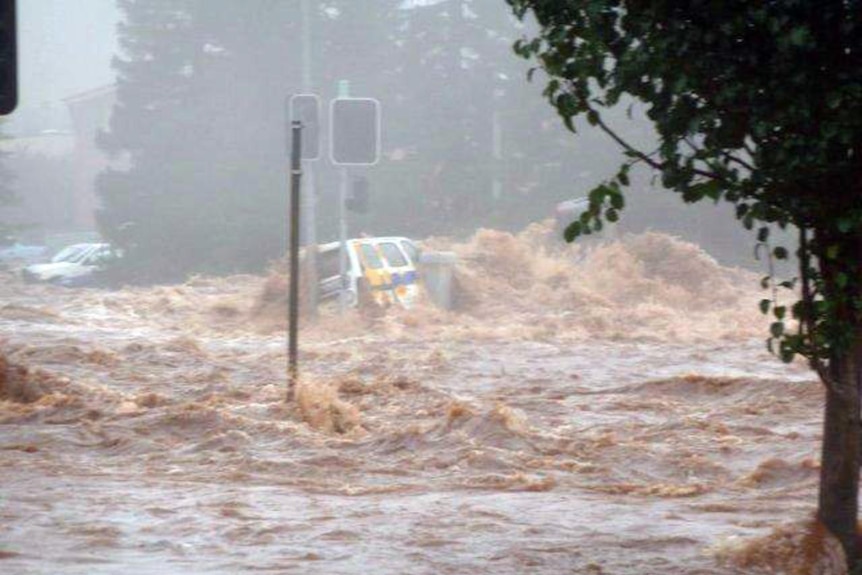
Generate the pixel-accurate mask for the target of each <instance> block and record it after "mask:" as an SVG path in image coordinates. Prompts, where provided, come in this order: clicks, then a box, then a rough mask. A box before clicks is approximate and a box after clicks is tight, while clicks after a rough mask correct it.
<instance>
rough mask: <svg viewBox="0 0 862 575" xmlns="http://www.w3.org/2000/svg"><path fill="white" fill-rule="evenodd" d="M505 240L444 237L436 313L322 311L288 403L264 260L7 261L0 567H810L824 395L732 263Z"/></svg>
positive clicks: (1, 317)
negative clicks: (171, 265)
mask: <svg viewBox="0 0 862 575" xmlns="http://www.w3.org/2000/svg"><path fill="white" fill-rule="evenodd" d="M530 241H534V240H532V239H531V238H528V237H527V238H525V237H524V236H523V235H522V236H509V235H507V234H502V233H499V232H488V231H486V232H483V233H480V234H478V235H477V237H475V238H473V239H472V240H471V241H470V242H469V243H466V244H459V245H447V246H446V247H447V248H449V249H454V250H455V251H458V252H459V255H460V256H461V258H462V261H463V262H466V264H465V266H464V268H463V269H461V270H459V285H460V288H459V289H461V290H463V291H464V294H463V297H462V298H461V305H462V309H461V310H460V311H457V312H442V311H440V310H434V309H432V308H430V307H428V306H419V307H418V308H417V309H414V310H409V311H403V310H389V312H387V313H382V314H374V315H373V316H369V315H367V314H356V313H353V314H351V315H350V316H349V317H347V318H339V317H338V316H337V314H336V313H335V311H334V310H330V309H326V310H324V311H323V314H322V316H321V318H320V319H319V320H318V321H316V322H314V323H310V322H308V323H307V324H306V325H304V326H303V331H302V335H303V339H302V346H301V347H302V353H301V368H302V374H303V377H302V382H301V385H300V387H299V389H298V390H297V398H296V401H295V402H293V403H290V404H288V403H285V401H284V395H285V351H284V349H285V343H284V335H283V331H282V329H283V306H282V305H281V303H282V302H280V301H277V298H276V299H275V300H273V298H271V297H269V296H266V295H265V294H267V293H268V292H267V290H268V289H271V283H272V281H273V280H272V277H270V278H269V279H266V278H258V277H251V276H247V277H246V276H243V277H234V278H228V279H206V278H196V279H193V280H190V281H189V282H188V283H186V284H184V285H182V286H173V287H155V288H128V289H124V290H120V291H100V290H63V289H60V288H53V287H49V286H25V285H23V284H20V283H19V282H18V281H17V280H16V279H15V278H14V277H13V276H12V275H11V274H10V275H8V276H7V277H6V279H5V281H4V284H3V287H2V290H0V291H2V293H0V334H2V351H3V357H4V359H3V360H2V362H0V374H2V375H0V572H2V573H10V574H16V573H22V574H25V573H46V574H48V573H81V574H113V573H119V572H123V573H141V574H148V573H153V574H156V573H158V574H163V573H238V572H274V573H345V574H348V573H349V574H359V573H367V572H372V573H411V574H412V573H416V574H425V573H428V574H432V573H433V574H438V573H458V574H461V573H465V574H468V573H537V574H558V573H591V574H603V573H606V574H653V573H655V574H666V573H680V574H689V573H690V574H694V573H697V574H706V573H742V572H758V569H760V570H764V572H769V570H770V569H772V570H776V571H781V570H782V569H784V570H785V571H786V572H788V573H797V572H798V573H803V572H806V573H807V572H809V571H804V570H800V571H795V569H803V568H805V566H804V565H803V563H805V562H806V561H807V562H811V561H820V560H821V559H818V557H819V556H815V555H816V554H814V555H812V554H811V553H809V552H808V551H805V550H802V551H800V550H799V549H800V543H799V541H801V540H806V539H805V538H806V537H807V538H809V539H810V538H811V537H813V536H814V535H812V534H811V532H810V530H811V529H814V527H812V526H811V525H810V524H809V523H808V521H809V519H810V518H811V516H812V513H813V507H814V503H815V498H816V483H817V474H818V465H819V462H818V460H819V457H818V452H817V449H818V442H819V434H820V425H821V424H820V421H821V420H820V418H821V413H820V411H821V403H822V394H821V390H820V387H819V384H818V383H817V382H816V381H815V380H814V379H813V378H812V376H811V375H810V373H809V372H808V370H807V368H806V367H805V366H804V365H802V364H793V365H789V366H788V365H783V364H781V363H780V362H778V361H777V360H775V359H774V358H773V357H771V356H769V355H768V354H767V353H766V352H765V349H764V347H765V346H764V344H763V341H762V339H763V335H764V334H765V331H764V329H763V322H762V320H761V319H760V318H758V317H757V311H756V304H755V303H754V302H756V299H757V298H758V296H759V295H760V294H759V293H757V290H756V280H752V278H751V277H749V276H748V275H747V274H745V273H744V272H740V271H738V270H725V269H723V268H721V267H720V266H718V265H717V264H715V262H713V261H712V260H711V259H709V258H708V256H706V255H705V254H703V253H702V252H700V251H699V250H697V248H695V247H694V246H689V245H687V244H682V243H681V242H678V241H677V240H673V239H672V238H666V237H659V236H657V235H655V234H653V235H651V236H646V237H638V238H634V239H630V240H627V241H624V242H621V243H617V244H612V245H608V246H604V247H602V248H599V249H597V250H594V251H593V252H591V253H586V254H585V253H566V254H562V255H561V254H549V253H544V252H542V255H541V256H532V257H529V258H528V256H526V255H524V254H521V255H520V256H519V255H518V250H519V249H521V246H522V245H524V244H529V242H530ZM662 242H664V243H662ZM645 243H646V244H647V245H646V247H644V244H645ZM659 248H660V249H659ZM659 251H660V252H661V253H662V254H663V255H662V257H663V258H664V259H659V258H658V256H657V255H656V253H657V252H659ZM513 254H514V255H513ZM519 258H520V259H519ZM674 258H675V260H674ZM525 261H529V264H525V263H524V262H525ZM506 266H510V267H508V268H507V267H506ZM490 270H495V271H494V272H492V271H490ZM495 273H496V274H497V275H494V274H495ZM268 286H269V287H268ZM632 286H634V287H632ZM262 294H263V295H262ZM267 298H268V299H267ZM806 530H808V531H806ZM815 535H816V534H815ZM801 545H802V546H804V541H803V544H801ZM797 552H798V553H799V554H798V555H794V553H797ZM806 553H807V554H806ZM825 561H826V562H827V563H828V562H829V559H828V557H827V559H825ZM821 572H823V573H826V572H833V571H828V569H827V570H824V571H821ZM834 572H836V573H837V572H838V571H834Z"/></svg>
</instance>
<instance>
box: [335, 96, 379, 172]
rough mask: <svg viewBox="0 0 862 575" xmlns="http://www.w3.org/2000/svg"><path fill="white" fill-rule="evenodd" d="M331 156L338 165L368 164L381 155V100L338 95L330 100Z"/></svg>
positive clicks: (375, 161)
mask: <svg viewBox="0 0 862 575" xmlns="http://www.w3.org/2000/svg"><path fill="white" fill-rule="evenodd" d="M330 130H331V134H330V136H331V137H330V139H329V146H330V156H331V159H332V163H334V164H338V165H348V166H350V165H357V166H369V165H372V164H376V163H377V159H378V157H379V155H380V103H379V102H378V101H377V100H374V99H373V98H336V99H334V100H332V102H331V103H330Z"/></svg>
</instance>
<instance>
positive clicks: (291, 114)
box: [288, 94, 320, 161]
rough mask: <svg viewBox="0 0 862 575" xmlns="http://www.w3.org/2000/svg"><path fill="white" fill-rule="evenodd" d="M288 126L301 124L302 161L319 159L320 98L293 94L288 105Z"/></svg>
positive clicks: (312, 95)
mask: <svg viewBox="0 0 862 575" xmlns="http://www.w3.org/2000/svg"><path fill="white" fill-rule="evenodd" d="M288 108H289V110H288V125H290V123H291V122H301V123H302V159H303V160H309V161H310V160H316V159H318V158H319V157H320V98H318V97H317V96H316V95H315V94H294V95H293V96H291V97H290V101H289V103H288Z"/></svg>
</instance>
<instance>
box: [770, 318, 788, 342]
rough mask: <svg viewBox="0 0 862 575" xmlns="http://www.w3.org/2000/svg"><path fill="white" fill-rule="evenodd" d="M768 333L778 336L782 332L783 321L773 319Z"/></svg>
mask: <svg viewBox="0 0 862 575" xmlns="http://www.w3.org/2000/svg"><path fill="white" fill-rule="evenodd" d="M769 333H771V334H772V337H775V338H780V337H781V336H782V335H783V334H784V322H783V321H774V322H772V324H770V326H769Z"/></svg>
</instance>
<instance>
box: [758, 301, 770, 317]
mask: <svg viewBox="0 0 862 575" xmlns="http://www.w3.org/2000/svg"><path fill="white" fill-rule="evenodd" d="M771 305H772V300H770V299H762V300H760V313H762V314H763V315H766V314H768V313H769V306H771Z"/></svg>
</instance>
